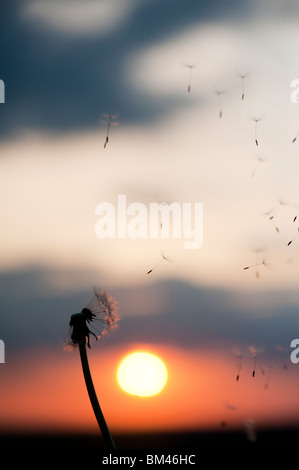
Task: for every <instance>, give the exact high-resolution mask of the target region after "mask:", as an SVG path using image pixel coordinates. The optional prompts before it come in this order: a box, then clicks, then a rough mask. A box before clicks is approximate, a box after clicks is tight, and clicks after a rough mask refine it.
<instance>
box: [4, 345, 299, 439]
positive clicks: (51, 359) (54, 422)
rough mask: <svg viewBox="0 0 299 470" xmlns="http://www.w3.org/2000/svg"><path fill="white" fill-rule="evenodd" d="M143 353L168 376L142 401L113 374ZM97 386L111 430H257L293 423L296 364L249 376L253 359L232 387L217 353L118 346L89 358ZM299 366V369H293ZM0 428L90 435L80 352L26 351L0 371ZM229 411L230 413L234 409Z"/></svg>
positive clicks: (231, 369)
mask: <svg viewBox="0 0 299 470" xmlns="http://www.w3.org/2000/svg"><path fill="white" fill-rule="evenodd" d="M135 350H143V351H147V352H153V353H154V354H157V355H158V356H159V357H161V358H162V359H163V360H164V362H165V364H166V365H167V368H168V373H169V378H168V382H167V385H166V387H165V389H164V390H163V392H161V393H160V394H159V395H157V396H154V397H148V398H140V397H136V396H132V395H129V394H127V393H125V392H124V391H122V390H121V388H120V387H119V386H118V384H117V381H116V371H117V367H118V365H119V362H120V361H121V359H122V358H123V357H124V356H125V355H127V354H128V353H129V352H132V351H135ZM89 358H90V366H91V371H92V375H93V378H94V384H95V388H96V390H97V393H98V398H99V401H100V404H101V406H102V409H103V412H104V415H105V418H106V420H107V422H108V425H109V427H110V429H111V430H112V432H129V431H154V430H180V429H211V428H216V429H220V422H221V421H225V422H226V423H228V426H229V427H234V426H242V425H243V423H244V421H246V420H248V419H251V420H253V421H254V422H255V423H256V424H257V426H261V425H263V424H271V423H272V424H291V423H294V422H295V423H296V422H297V423H298V421H299V400H298V390H299V381H298V377H297V374H298V373H297V368H296V365H292V364H291V363H290V367H289V368H288V370H283V368H282V366H281V365H277V367H275V368H273V369H272V372H271V377H270V381H269V386H268V389H267V390H265V388H264V386H265V383H266V382H267V381H268V372H269V369H267V367H265V366H264V368H265V370H266V372H267V376H266V377H264V376H262V374H261V372H260V370H259V369H257V373H256V377H255V378H254V379H253V378H252V364H253V362H252V358H248V359H247V360H246V361H245V362H244V365H243V367H242V370H241V374H240V380H239V382H237V381H236V360H235V358H234V357H233V356H231V355H230V354H229V353H228V354H224V353H223V350H221V349H219V350H214V351H212V350H201V349H197V350H182V349H178V348H172V347H167V346H161V345H155V344H152V345H132V347H130V348H128V347H122V348H114V349H112V348H111V347H109V348H106V349H105V348H102V349H101V347H100V346H97V347H95V348H94V349H93V350H91V351H90V352H89ZM297 367H299V366H297ZM0 374H1V375H0V377H1V388H0V422H1V427H2V428H4V429H10V430H27V431H29V430H36V429H40V430H45V431H47V430H55V431H57V430H61V431H65V430H69V431H70V430H72V431H83V430H89V431H95V430H96V429H97V425H96V421H95V417H94V416H93V412H92V409H91V405H90V403H89V399H88V396H87V391H86V389H85V385H84V381H83V374H82V370H81V365H80V359H79V353H78V351H74V352H72V353H66V352H61V353H59V352H57V351H56V352H54V353H52V352H51V351H49V350H44V351H40V350H39V351H36V352H34V351H31V352H30V353H26V354H24V355H22V356H21V357H20V356H15V357H13V358H10V359H9V358H8V360H7V363H6V364H3V365H1V370H0ZM231 407H235V408H236V409H234V410H232V409H231Z"/></svg>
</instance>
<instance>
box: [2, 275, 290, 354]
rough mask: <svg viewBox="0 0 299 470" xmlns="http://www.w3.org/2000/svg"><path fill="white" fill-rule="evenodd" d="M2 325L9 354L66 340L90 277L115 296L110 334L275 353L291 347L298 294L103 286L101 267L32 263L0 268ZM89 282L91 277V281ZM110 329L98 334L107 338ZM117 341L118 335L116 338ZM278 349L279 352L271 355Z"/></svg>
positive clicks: (164, 284) (171, 284)
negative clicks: (118, 317)
mask: <svg viewBox="0 0 299 470" xmlns="http://www.w3.org/2000/svg"><path fill="white" fill-rule="evenodd" d="M0 280H1V286H2V288H1V291H0V305H1V331H0V337H1V339H3V340H4V342H5V344H6V351H7V356H8V357H9V354H11V353H13V352H14V351H16V350H25V349H29V348H32V347H42V346H43V347H48V346H49V347H54V348H56V349H57V348H58V349H62V348H63V342H64V341H65V340H66V338H67V333H68V323H69V319H70V316H71V314H73V313H76V312H78V311H81V309H82V308H83V307H84V306H85V305H86V304H87V303H88V301H89V300H90V298H91V297H92V285H93V284H96V285H100V286H101V288H103V289H107V290H108V291H109V293H110V295H112V296H113V297H114V298H115V300H116V301H117V302H118V306H119V311H120V314H121V321H120V324H119V328H117V329H116V330H115V331H114V332H113V333H112V334H111V335H112V336H113V337H114V335H117V344H118V345H122V344H123V345H124V344H131V343H138V342H140V343H142V342H147V343H151V342H158V343H161V344H165V345H172V346H177V347H180V348H196V347H199V348H200V347H214V346H215V347H216V346H217V348H220V349H221V348H224V350H226V352H227V353H229V350H230V349H231V348H232V347H233V346H235V345H238V346H240V347H243V348H244V352H245V355H246V350H247V354H248V349H247V348H248V345H249V344H252V343H254V344H255V345H256V346H257V347H262V348H263V349H264V350H265V352H266V354H267V355H268V357H270V358H271V357H274V358H275V357H276V356H277V352H275V345H276V344H278V343H279V344H281V345H283V346H284V347H287V348H288V347H289V344H290V340H291V339H293V338H295V337H296V335H298V320H297V316H298V315H297V310H298V301H299V299H298V294H297V292H296V291H291V290H290V291H289V292H284V291H278V292H277V293H276V295H274V296H273V294H271V295H270V294H269V293H268V295H267V294H265V293H260V294H258V293H255V295H254V298H253V296H252V293H251V292H248V291H244V292H242V293H240V292H238V293H237V292H235V291H233V290H224V289H223V290H220V289H215V288H209V289H208V288H204V287H203V286H192V285H190V284H187V283H186V282H181V281H174V280H173V281H171V280H166V281H161V282H159V283H154V284H149V285H148V286H139V287H138V286H137V287H136V286H135V287H130V288H129V287H126V288H116V287H115V286H114V287H113V286H111V288H110V287H109V286H107V284H106V281H105V277H104V276H103V274H102V273H101V272H99V271H87V270H86V271H79V270H78V271H76V270H69V271H67V270H64V271H63V270H49V269H45V268H31V269H29V268H28V269H27V270H23V271H11V272H7V273H4V272H3V273H2V274H1V276H0ZM88 284H89V285H88ZM110 341H111V340H110V335H107V337H104V338H103V339H101V343H103V347H105V345H107V346H108V347H109V344H110ZM113 341H115V338H114V339H113ZM275 355H276V356H275Z"/></svg>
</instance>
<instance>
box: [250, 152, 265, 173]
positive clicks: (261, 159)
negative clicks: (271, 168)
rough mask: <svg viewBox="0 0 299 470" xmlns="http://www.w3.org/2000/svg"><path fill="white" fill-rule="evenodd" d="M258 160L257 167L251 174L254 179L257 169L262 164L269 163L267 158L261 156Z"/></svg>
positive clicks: (257, 157)
mask: <svg viewBox="0 0 299 470" xmlns="http://www.w3.org/2000/svg"><path fill="white" fill-rule="evenodd" d="M256 159H257V160H258V161H257V163H256V165H255V167H254V168H253V170H252V173H251V177H252V178H254V177H255V173H256V170H257V167H258V166H259V165H260V164H261V163H265V162H266V161H267V158H263V157H261V156H259V155H257V156H256Z"/></svg>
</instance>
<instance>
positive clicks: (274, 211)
mask: <svg viewBox="0 0 299 470" xmlns="http://www.w3.org/2000/svg"><path fill="white" fill-rule="evenodd" d="M288 205H289V204H288V203H287V202H285V201H283V200H282V199H279V200H278V205H277V206H276V208H274V209H271V210H269V211H268V212H266V213H265V215H266V216H268V220H270V222H271V223H272V224H273V226H274V228H275V231H276V232H277V233H279V227H278V226H277V225H276V224H275V222H274V218H276V216H277V214H278V212H279V211H280V210H281V208H282V207H283V206H288ZM269 216H270V217H269Z"/></svg>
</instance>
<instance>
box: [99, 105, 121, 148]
mask: <svg viewBox="0 0 299 470" xmlns="http://www.w3.org/2000/svg"><path fill="white" fill-rule="evenodd" d="M103 117H104V120H103V121H102V124H104V125H106V126H107V132H106V139H105V143H104V149H105V148H106V146H107V144H108V142H109V134H110V127H111V126H118V125H119V122H117V121H115V119H116V118H118V114H115V115H112V114H103Z"/></svg>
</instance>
